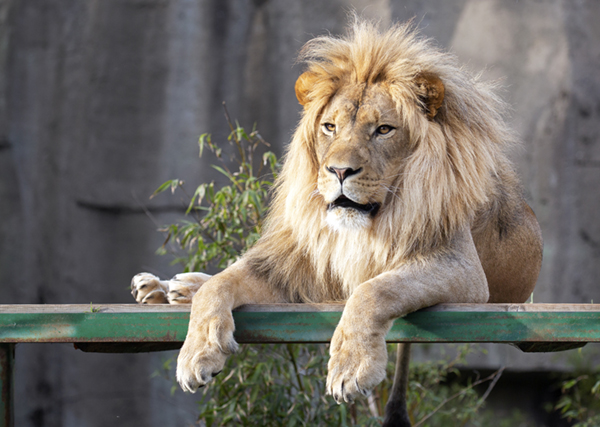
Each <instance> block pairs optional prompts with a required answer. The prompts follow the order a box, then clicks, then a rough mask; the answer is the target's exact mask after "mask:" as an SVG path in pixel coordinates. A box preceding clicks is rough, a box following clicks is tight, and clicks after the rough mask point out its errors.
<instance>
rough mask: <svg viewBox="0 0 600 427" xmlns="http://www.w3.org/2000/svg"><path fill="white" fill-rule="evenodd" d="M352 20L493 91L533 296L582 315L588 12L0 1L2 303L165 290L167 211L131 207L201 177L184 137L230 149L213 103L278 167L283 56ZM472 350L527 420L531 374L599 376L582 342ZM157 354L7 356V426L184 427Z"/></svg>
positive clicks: (591, 122) (592, 72)
mask: <svg viewBox="0 0 600 427" xmlns="http://www.w3.org/2000/svg"><path fill="white" fill-rule="evenodd" d="M352 8H354V9H356V10H357V11H358V12H359V13H360V14H362V15H363V16H367V17H371V18H376V19H379V20H381V22H382V23H383V24H384V25H385V24H388V23H391V22H394V21H406V20H409V19H411V18H415V20H416V22H417V23H418V26H419V28H420V29H421V31H422V33H423V34H425V35H427V36H430V37H433V38H434V39H435V40H436V42H437V43H438V44H439V45H441V46H443V47H444V48H447V49H449V50H451V51H453V52H454V53H456V55H457V56H458V57H459V58H460V60H461V62H463V63H464V64H465V66H466V67H467V68H469V69H471V70H473V71H476V72H477V71H481V70H483V74H484V77H485V78H486V79H502V81H503V85H504V87H505V91H504V94H503V95H504V98H505V99H506V100H507V101H508V102H509V103H510V104H511V105H512V107H513V114H512V117H511V122H512V124H513V126H514V128H515V129H516V130H517V131H518V133H519V134H520V136H521V138H522V140H523V147H522V148H521V149H519V150H516V151H515V152H514V153H512V157H513V159H514V161H515V163H516V165H517V167H518V170H519V172H520V175H521V177H522V180H523V184H524V187H525V190H526V193H527V197H528V200H529V202H530V204H531V206H532V208H533V209H534V211H535V212H536V214H537V216H538V219H539V221H540V223H541V226H542V229H543V234H544V241H545V247H544V264H543V268H542V272H541V275H540V278H539V281H538V284H537V288H536V291H535V293H534V296H533V300H534V302H538V303H541V302H548V303H549V302H560V303H589V302H591V301H594V300H595V301H596V302H600V286H598V277H600V220H599V219H598V210H599V209H600V120H599V119H600V71H599V70H600V26H599V25H598V20H599V19H600V2H598V1H597V0H520V1H519V0H431V1H422V0H402V1H401V0H376V1H366V0H365V1H358V0H357V1H351V0H326V1H323V0H309V1H302V2H300V1H297V0H43V1H40V0H0V304H41V303H48V304H59V303H86V304H87V303H89V302H93V303H130V302H132V301H133V300H132V298H131V296H130V294H129V282H130V280H131V277H132V276H133V275H134V274H136V273H138V272H140V271H150V272H153V273H155V274H159V275H161V276H165V277H170V276H171V275H173V274H175V273H176V272H177V271H178V267H177V266H170V265H169V263H170V261H171V259H170V258H169V257H159V256H157V255H155V250H156V249H157V248H158V247H159V246H160V245H161V244H162V241H163V240H164V236H162V235H161V234H160V233H158V232H157V231H156V229H157V224H158V225H160V224H165V223H170V222H173V220H174V219H176V218H180V217H181V216H182V214H183V209H182V207H181V203H180V202H179V200H178V199H177V198H176V197H169V196H167V195H162V196H161V197H157V198H155V199H152V200H149V195H150V194H151V193H152V192H153V191H154V190H155V189H156V188H157V187H158V186H159V185H160V184H161V183H163V182H164V181H166V180H167V179H173V178H181V179H184V180H185V181H187V182H188V183H190V184H198V183H200V182H203V181H207V180H211V179H213V178H214V174H213V170H212V169H211V168H210V167H209V165H208V162H207V161H206V160H204V159H202V160H200V159H198V146H197V140H198V136H199V135H200V134H201V133H204V132H212V133H213V134H214V135H215V137H219V135H220V136H224V135H226V134H227V133H228V128H227V124H226V121H225V118H224V116H223V112H222V108H221V103H222V102H223V101H226V102H227V105H228V108H229V111H230V114H231V117H232V118H237V119H238V120H239V121H240V124H241V125H243V126H245V127H248V128H251V127H252V125H253V123H257V125H258V128H259V130H260V131H261V134H262V135H263V137H264V138H265V139H266V140H267V141H269V142H270V143H271V145H272V147H273V149H274V151H276V152H277V153H278V154H281V153H282V152H283V149H284V147H285V145H286V143H287V142H288V141H289V140H290V136H291V133H292V132H293V129H294V127H295V125H296V123H297V120H298V118H299V113H300V106H299V105H298V103H297V101H296V98H295V95H294V83H295V80H296V78H297V77H298V75H299V74H300V73H301V71H302V67H301V65H296V64H295V58H296V55H297V52H298V50H299V49H300V48H301V46H302V45H303V44H304V43H305V42H306V41H307V40H308V39H310V38H311V37H313V36H315V35H321V34H324V33H327V32H330V33H332V34H338V33H341V32H343V31H344V26H345V22H346V16H347V13H348V11H349V10H351V9H352ZM148 212H149V213H150V214H151V215H148ZM487 350H488V352H487V354H480V355H478V356H476V357H472V360H471V361H470V362H471V365H472V366H474V367H479V368H481V369H495V368H497V367H499V366H501V365H502V366H506V367H507V374H505V379H503V381H505V382H504V385H501V383H499V385H498V390H495V391H494V392H496V391H497V393H498V396H500V395H502V394H504V396H505V399H506V400H507V401H509V404H511V405H512V404H514V405H518V406H520V407H522V408H524V409H526V410H531V411H532V413H533V414H534V415H532V417H533V418H532V420H533V419H535V413H536V411H538V410H539V408H537V406H536V405H538V404H539V402H537V401H536V399H539V398H540V397H539V395H540V393H542V392H541V391H540V390H539V387H538V386H537V385H536V384H537V383H536V378H540V375H542V376H543V375H550V374H549V373H550V372H556V371H568V370H571V369H575V367H576V366H580V365H581V364H588V365H589V366H591V367H595V366H596V361H597V360H598V349H597V348H596V347H595V346H593V345H588V346H587V347H586V348H585V349H584V350H583V351H582V352H577V351H571V352H566V353H559V354H549V355H540V354H534V355H528V354H523V353H520V352H519V351H518V350H516V349H513V348H511V347H509V346H506V345H504V346H502V345H490V346H488V347H487ZM437 351H438V350H437V349H436V348H435V346H434V347H424V348H417V349H416V351H415V358H417V359H418V358H425V357H435V354H436V352H437ZM168 356H169V354H168V353H164V354H138V355H111V354H84V353H81V352H79V351H76V350H74V349H73V347H72V346H71V345H66V344H65V345H41V344H40V345H19V346H18V347H17V359H16V360H17V366H16V378H17V382H16V393H17V396H16V410H17V414H16V416H17V420H16V425H18V426H36V427H37V426H101V425H115V426H186V425H191V424H193V422H194V420H195V413H196V403H195V402H196V400H197V399H195V398H194V397H192V396H185V395H184V394H183V393H181V392H180V391H177V392H176V393H175V394H174V395H171V393H170V389H171V384H170V383H169V382H168V381H164V380H161V379H160V378H152V373H153V372H154V371H156V370H157V369H158V368H159V367H160V364H161V361H162V360H164V359H166V358H167V357H168ZM503 390H504V391H503ZM536 390H537V391H536ZM491 397H492V396H490V398H491ZM511 402H512V403H511ZM533 422H534V424H532V425H543V424H541V421H540V423H539V424H536V423H535V421H533Z"/></svg>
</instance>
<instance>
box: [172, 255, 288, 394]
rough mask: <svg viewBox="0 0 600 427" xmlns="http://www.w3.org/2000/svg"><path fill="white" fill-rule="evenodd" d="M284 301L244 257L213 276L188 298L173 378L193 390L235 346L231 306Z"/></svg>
mask: <svg viewBox="0 0 600 427" xmlns="http://www.w3.org/2000/svg"><path fill="white" fill-rule="evenodd" d="M279 302H286V301H285V300H284V299H283V298H282V297H281V296H280V293H279V292H277V291H276V290H273V289H272V288H270V287H269V285H268V284H266V283H265V282H264V281H261V280H258V279H256V278H255V277H254V276H253V275H252V273H251V272H250V270H249V269H248V268H247V266H246V263H245V261H244V259H243V258H242V259H241V260H240V261H238V262H237V263H235V264H234V265H232V266H231V267H229V268H227V269H225V270H224V271H223V272H221V273H219V274H217V275H215V276H213V277H212V278H211V279H210V280H208V281H207V282H206V283H205V284H204V285H202V287H201V288H200V289H199V290H198V292H197V293H196V295H194V297H193V300H192V310H191V313H190V323H189V328H188V332H187V336H186V338H185V342H184V343H183V347H182V348H181V352H180V353H179V357H178V358H177V381H178V382H179V384H180V385H181V388H183V390H184V391H188V392H195V391H196V390H197V389H198V388H200V387H204V385H206V384H207V383H208V382H209V381H210V380H211V379H212V378H213V377H214V376H216V375H217V374H218V373H219V372H221V370H222V369H223V366H224V364H225V360H226V358H227V356H228V355H230V354H232V353H234V352H235V351H236V350H237V347H238V345H237V343H236V342H235V340H234V338H233V332H234V329H235V326H234V323H233V315H232V310H233V309H234V308H236V307H239V306H240V305H244V304H253V303H279Z"/></svg>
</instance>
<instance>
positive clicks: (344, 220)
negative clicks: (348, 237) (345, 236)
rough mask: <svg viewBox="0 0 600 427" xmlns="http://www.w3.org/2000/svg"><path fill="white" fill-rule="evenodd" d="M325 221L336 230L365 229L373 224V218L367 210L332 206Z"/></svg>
mask: <svg viewBox="0 0 600 427" xmlns="http://www.w3.org/2000/svg"><path fill="white" fill-rule="evenodd" d="M325 221H326V222H327V225H328V226H329V228H331V229H332V230H334V231H340V232H341V231H348V230H355V231H358V230H364V229H366V228H368V227H370V226H371V223H372V222H373V219H372V218H371V215H369V214H368V213H367V212H363V211H359V210H357V209H353V208H342V207H336V208H330V209H328V210H327V216H326V217H325Z"/></svg>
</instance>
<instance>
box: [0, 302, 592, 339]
mask: <svg viewBox="0 0 600 427" xmlns="http://www.w3.org/2000/svg"><path fill="white" fill-rule="evenodd" d="M288 306H289V307H288ZM464 306H465V307H468V310H467V309H464V307H462V305H460V304H455V305H452V306H450V305H448V306H444V307H442V308H438V309H433V310H425V311H419V312H415V313H411V314H409V315H408V316H406V317H404V318H401V319H397V320H396V321H395V323H394V326H393V327H392V329H391V331H390V332H389V334H388V335H387V340H388V341H389V342H408V341H410V342H415V343H447V342H496V343H514V342H521V343H527V342H532V343H540V342H598V341H600V308H599V307H598V306H596V305H587V306H586V309H585V310H583V309H580V310H573V306H567V305H564V311H557V310H560V308H561V305H553V306H552V307H553V308H554V309H553V310H550V311H539V310H531V309H529V310H528V311H523V310H521V307H525V308H527V307H526V306H527V305H525V304H524V305H522V306H521V305H506V306H500V305H492V304H489V305H478V306H476V307H477V310H473V305H464ZM7 307H11V309H10V310H8V309H7ZM22 307H28V306H22ZM29 307H30V308H29V309H27V310H26V309H25V308H23V309H21V310H19V309H18V306H17V308H15V306H0V342H4V343H19V342H73V343H101V342H104V343H181V342H183V340H184V338H185V335H186V332H187V326H188V319H189V306H184V307H177V306H160V307H152V306H139V305H135V304H131V305H122V306H111V305H105V306H97V307H90V306H49V307H52V309H51V310H50V309H46V310H44V307H46V306H29ZM31 307H36V309H32V308H31ZM114 307H119V309H118V310H115V309H114ZM255 307H256V309H253V307H251V306H249V307H246V308H244V309H243V310H241V311H236V312H234V319H235V324H236V332H235V337H236V339H237V340H238V342H240V343H259V342H260V343H265V342H266V343H278V342H299V343H308V342H328V341H329V340H330V339H331V336H332V334H333V331H334V329H335V326H336V325H337V323H338V322H339V319H340V316H341V313H342V311H341V310H342V309H343V306H335V305H332V306H325V309H323V307H320V306H318V305H311V306H309V305H297V304H289V305H287V306H286V305H277V306H275V308H274V310H269V307H268V306H255ZM265 307H266V308H265ZM315 307H316V308H315ZM510 307H513V308H514V307H517V308H516V309H515V310H512V311H506V310H499V308H507V309H510ZM482 310H483V311H482Z"/></svg>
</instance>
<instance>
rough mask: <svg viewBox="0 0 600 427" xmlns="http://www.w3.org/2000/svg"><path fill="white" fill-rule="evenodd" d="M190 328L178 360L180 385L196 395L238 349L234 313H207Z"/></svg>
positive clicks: (204, 312) (219, 371)
mask: <svg viewBox="0 0 600 427" xmlns="http://www.w3.org/2000/svg"><path fill="white" fill-rule="evenodd" d="M201 312H202V313H203V314H204V315H203V316H202V318H201V319H198V321H197V322H194V323H193V324H190V329H189V331H188V336H187V337H186V340H185V342H184V344H183V347H182V348H181V351H180V352H179V357H178V358H177V381H178V382H179V384H180V385H181V388H182V389H183V390H184V391H187V392H190V393H194V392H195V391H196V390H197V389H198V388H200V387H203V386H205V385H206V384H208V383H209V382H210V381H212V379H213V378H214V377H216V376H217V375H218V374H219V373H221V371H222V370H223V367H224V366H225V361H226V360H227V356H229V355H230V354H233V353H235V352H236V351H237V349H238V344H237V342H235V339H234V338H233V331H234V324H233V316H232V314H231V311H229V312H225V313H223V312H219V311H217V312H213V313H207V312H206V311H204V310H202V311H201Z"/></svg>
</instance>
